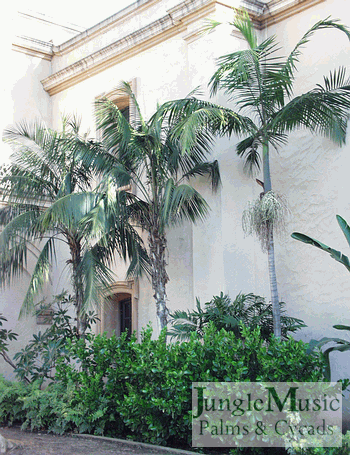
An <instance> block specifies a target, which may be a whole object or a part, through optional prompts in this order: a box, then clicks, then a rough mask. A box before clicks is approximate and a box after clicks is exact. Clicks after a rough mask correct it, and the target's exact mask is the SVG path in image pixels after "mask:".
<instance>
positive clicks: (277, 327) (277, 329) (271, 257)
mask: <svg viewBox="0 0 350 455" xmlns="http://www.w3.org/2000/svg"><path fill="white" fill-rule="evenodd" d="M263 173H264V192H265V193H267V192H268V191H271V190H272V184H271V175H270V161H269V147H268V144H267V143H266V144H264V145H263ZM268 236H269V239H268V248H267V256H268V263H269V280H270V292H271V304H272V315H273V332H274V335H275V336H276V337H277V338H281V335H282V329H281V309H280V304H279V298H278V288H277V276H276V266H275V248H274V241H273V224H272V223H269V226H268Z"/></svg>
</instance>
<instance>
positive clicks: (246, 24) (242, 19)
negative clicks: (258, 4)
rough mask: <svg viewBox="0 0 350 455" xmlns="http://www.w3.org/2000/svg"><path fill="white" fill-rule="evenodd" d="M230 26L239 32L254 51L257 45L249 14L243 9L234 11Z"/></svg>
mask: <svg viewBox="0 0 350 455" xmlns="http://www.w3.org/2000/svg"><path fill="white" fill-rule="evenodd" d="M232 25H233V26H234V27H236V28H237V30H239V31H240V32H241V33H242V35H243V36H244V38H245V40H246V41H247V43H248V44H249V47H250V48H251V49H255V48H256V47H257V44H258V38H257V35H256V32H255V29H254V26H253V24H252V22H251V20H250V17H249V14H248V13H247V11H246V10H244V9H243V8H239V9H236V14H235V18H234V21H233V22H232Z"/></svg>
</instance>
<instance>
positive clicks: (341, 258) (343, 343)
mask: <svg viewBox="0 0 350 455" xmlns="http://www.w3.org/2000/svg"><path fill="white" fill-rule="evenodd" d="M337 221H338V224H339V226H340V229H341V230H342V232H343V234H344V236H345V238H346V240H347V242H348V245H349V246H350V226H349V225H348V223H347V222H346V221H345V220H344V218H342V217H341V216H340V215H337ZM292 237H293V239H296V240H299V241H300V242H303V243H306V244H309V245H313V246H315V247H316V248H319V249H320V250H322V251H325V252H326V253H329V254H330V255H331V257H332V258H333V259H335V260H336V261H337V262H340V263H341V264H342V265H343V266H344V267H345V268H346V269H347V270H348V271H349V272H350V261H349V258H348V257H347V256H345V254H343V253H342V252H341V251H338V250H334V249H333V248H331V247H329V246H327V245H325V244H324V243H321V242H319V241H318V240H315V239H314V238H312V237H309V236H307V235H305V234H301V233H300V232H293V234H292ZM333 327H334V328H335V329H337V330H346V331H350V326H347V325H342V324H337V325H334V326H333ZM328 343H336V345H335V346H331V347H330V348H327V349H326V350H325V351H324V356H325V359H326V362H327V369H326V377H327V379H328V380H329V381H330V378H331V367H330V360H329V355H330V353H331V352H333V351H338V352H345V351H349V350H350V342H349V341H348V340H343V339H341V338H327V337H324V338H322V340H319V341H317V340H311V342H310V348H314V347H318V348H320V347H322V346H324V345H326V344H328ZM345 381H346V380H345Z"/></svg>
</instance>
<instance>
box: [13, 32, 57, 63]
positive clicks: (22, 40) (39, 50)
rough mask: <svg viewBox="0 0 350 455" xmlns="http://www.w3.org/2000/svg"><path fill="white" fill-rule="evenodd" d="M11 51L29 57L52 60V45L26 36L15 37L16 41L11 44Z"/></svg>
mask: <svg viewBox="0 0 350 455" xmlns="http://www.w3.org/2000/svg"><path fill="white" fill-rule="evenodd" d="M12 49H13V50H14V51H16V52H22V53H24V54H27V55H30V56H31V57H38V58H41V59H44V60H49V61H51V60H52V43H47V42H45V41H40V40H37V39H34V38H29V37H27V36H16V41H15V42H14V43H13V44H12Z"/></svg>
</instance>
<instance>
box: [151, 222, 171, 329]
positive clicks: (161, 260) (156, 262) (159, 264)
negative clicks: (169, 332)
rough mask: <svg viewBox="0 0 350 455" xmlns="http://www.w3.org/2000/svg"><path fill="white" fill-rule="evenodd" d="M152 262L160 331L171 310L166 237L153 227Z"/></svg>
mask: <svg viewBox="0 0 350 455" xmlns="http://www.w3.org/2000/svg"><path fill="white" fill-rule="evenodd" d="M148 244H149V249H150V261H151V278H152V289H153V291H154V295H153V297H154V299H155V301H156V307H157V322H158V328H159V331H161V330H162V329H163V328H164V327H166V326H167V322H168V315H169V310H168V308H167V306H166V300H167V295H166V284H167V282H168V281H169V277H168V274H167V273H166V265H167V264H166V260H165V253H166V246H167V241H166V236H165V234H161V233H160V232H159V229H158V227H157V226H152V227H151V229H150V232H149V236H148Z"/></svg>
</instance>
